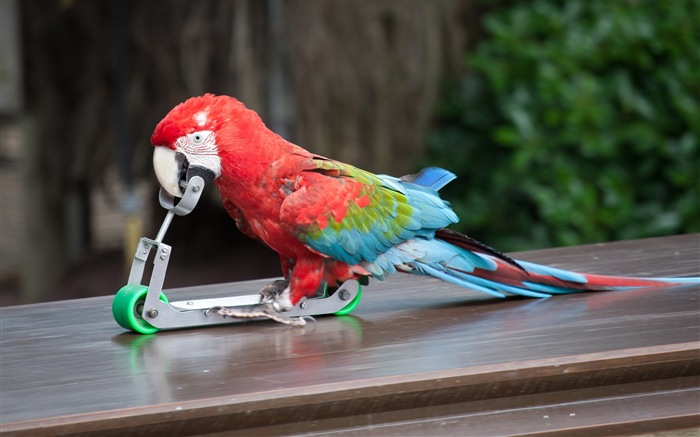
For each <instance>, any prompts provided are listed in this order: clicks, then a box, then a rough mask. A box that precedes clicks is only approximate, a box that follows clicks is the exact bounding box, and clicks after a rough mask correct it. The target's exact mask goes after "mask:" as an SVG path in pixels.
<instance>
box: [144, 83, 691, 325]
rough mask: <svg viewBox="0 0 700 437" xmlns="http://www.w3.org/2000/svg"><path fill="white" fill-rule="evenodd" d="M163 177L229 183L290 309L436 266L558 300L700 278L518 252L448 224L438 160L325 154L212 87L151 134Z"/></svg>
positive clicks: (483, 283) (237, 211)
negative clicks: (609, 270) (341, 287)
mask: <svg viewBox="0 0 700 437" xmlns="http://www.w3.org/2000/svg"><path fill="white" fill-rule="evenodd" d="M151 143H152V145H153V146H154V147H155V148H154V153H153V165H154V170H155V174H156V177H157V179H158V181H159V183H160V185H161V186H162V187H163V189H164V190H166V191H167V192H168V193H170V194H172V195H173V196H182V186H183V182H186V181H188V180H189V179H190V178H191V177H192V176H193V175H195V174H196V175H200V176H201V177H202V178H203V179H204V180H205V182H206V183H209V182H214V183H215V184H216V186H217V187H218V189H219V191H220V194H221V198H222V200H223V205H224V207H225V209H226V211H227V212H228V214H229V215H230V216H231V218H233V220H234V221H235V223H236V225H237V226H238V228H239V229H240V230H241V231H242V232H243V233H244V234H246V235H248V236H249V237H252V238H254V239H257V240H260V241H262V242H263V243H265V244H266V245H267V246H269V247H270V248H272V249H273V250H274V251H276V252H277V253H278V254H279V258H280V262H281V266H282V274H283V275H284V280H280V281H276V282H273V283H272V284H270V286H268V287H265V288H264V289H263V290H261V295H262V297H261V301H262V302H264V303H267V304H270V305H274V308H275V309H276V310H277V311H278V312H279V311H282V312H283V311H284V310H287V309H290V308H292V307H293V306H294V305H296V304H297V303H298V302H299V301H300V300H302V299H303V298H308V297H312V296H314V294H315V293H316V291H317V289H318V288H319V285H320V284H321V283H322V281H326V283H327V284H329V285H330V286H336V285H338V284H340V283H342V282H344V281H346V280H350V279H356V280H360V281H366V280H367V279H368V278H375V279H379V280H382V279H384V278H385V277H386V276H388V275H391V274H394V273H396V272H404V273H410V274H418V275H428V276H433V277H435V278H439V279H441V280H444V281H447V282H450V283H453V284H457V285H460V286H463V287H466V288H469V289H472V290H477V291H481V292H484V293H487V294H489V295H492V296H497V297H505V296H506V295H507V294H515V295H521V296H529V297H548V296H550V295H555V294H565V293H575V292H580V291H603V290H621V289H628V288H636V287H658V286H666V285H670V284H678V283H689V282H692V283H700V278H656V279H635V278H622V277H611V276H600V275H590V274H582V273H575V272H570V271H566V270H561V269H557V268H553V267H548V266H543V265H538V264H534V263H530V262H525V261H517V260H514V259H511V258H510V257H508V256H506V255H505V254H503V253H501V252H499V251H497V250H495V249H493V248H491V247H489V246H487V245H485V244H483V243H480V242H479V241H477V240H475V239H473V238H471V237H468V236H466V235H463V234H460V233H457V232H455V231H452V230H449V229H446V227H447V226H448V225H450V224H453V223H456V222H457V221H458V218H457V215H456V214H455V213H454V211H453V210H452V208H451V207H450V204H449V203H448V202H446V201H445V200H442V199H441V198H440V197H439V195H438V190H440V189H441V188H442V187H443V186H445V185H446V184H447V183H449V182H450V181H452V180H453V179H454V178H455V175H454V174H452V173H451V172H449V171H447V170H444V169H441V168H437V167H431V168H426V169H424V170H422V171H421V172H419V173H418V174H412V175H407V176H403V177H399V178H397V177H392V176H387V175H377V174H373V173H370V172H368V171H365V170H362V169H360V168H357V167H354V166H352V165H349V164H345V163H342V162H339V161H335V160H333V159H329V158H326V157H323V156H319V155H316V154H313V153H310V152H308V151H307V150H305V149H303V148H301V147H299V146H297V145H295V144H292V143H290V142H288V141H286V140H284V139H283V138H282V137H280V136H279V135H277V134H275V133H274V132H272V131H271V130H269V129H268V128H267V127H266V126H265V124H264V123H263V121H262V120H261V118H260V117H259V116H258V114H257V113H256V112H254V111H252V110H250V109H247V108H246V107H245V106H244V105H243V104H242V103H241V102H239V101H238V100H236V99H234V98H232V97H228V96H215V95H212V94H206V95H203V96H201V97H193V98H190V99H189V100H187V101H185V102H183V103H181V104H179V105H177V106H176V107H175V108H173V109H172V110H171V111H170V112H169V113H168V114H167V115H166V116H165V118H163V120H162V121H160V122H159V123H158V125H157V126H156V128H155V131H154V132H153V135H152V137H151Z"/></svg>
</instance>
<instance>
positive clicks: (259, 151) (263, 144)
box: [216, 111, 308, 210]
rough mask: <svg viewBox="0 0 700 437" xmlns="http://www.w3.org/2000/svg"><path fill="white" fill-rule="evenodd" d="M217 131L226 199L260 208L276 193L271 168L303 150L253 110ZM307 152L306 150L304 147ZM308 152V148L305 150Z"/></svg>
mask: <svg viewBox="0 0 700 437" xmlns="http://www.w3.org/2000/svg"><path fill="white" fill-rule="evenodd" d="M250 112H251V113H252V114H251V116H250V117H245V118H239V119H237V120H236V123H234V124H231V125H230V127H227V128H225V129H223V130H222V131H221V132H219V133H217V144H218V145H219V156H220V158H221V177H219V178H218V179H217V180H216V184H217V186H218V187H219V191H220V192H221V195H222V197H223V198H224V199H227V200H230V201H232V202H233V203H234V204H235V205H236V206H238V207H239V208H241V209H243V210H250V209H256V208H258V206H259V205H258V204H259V203H261V202H265V203H268V202H269V201H270V200H273V199H264V197H268V198H269V197H270V196H271V195H274V192H275V191H276V190H275V188H274V187H273V185H274V182H275V181H274V180H272V179H271V176H270V169H271V168H273V166H274V165H275V162H277V161H280V160H281V159H282V158H285V157H286V156H289V155H291V154H292V153H294V152H298V151H303V149H301V148H300V147H298V146H296V145H294V144H292V143H290V142H288V141H286V140H284V139H283V138H282V137H280V136H279V135H277V134H275V133H274V132H272V131H271V130H269V129H268V128H267V127H266V126H265V124H264V123H263V122H262V120H260V118H259V117H258V116H257V114H255V113H254V112H252V111H250ZM304 152H305V151H304ZM305 153H308V152H305Z"/></svg>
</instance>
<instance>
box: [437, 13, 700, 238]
mask: <svg viewBox="0 0 700 437" xmlns="http://www.w3.org/2000/svg"><path fill="white" fill-rule="evenodd" d="M483 19H484V21H483V23H484V26H485V31H486V36H485V37H484V39H483V40H481V42H480V43H479V44H478V45H477V48H476V50H475V52H473V53H472V54H471V55H470V56H469V58H468V59H469V64H470V66H471V70H472V72H471V74H469V75H468V76H467V77H465V78H463V80H462V81H461V82H460V83H451V84H448V85H446V87H445V88H446V89H445V93H444V97H443V99H442V101H441V103H440V105H439V107H438V113H437V121H436V128H435V129H434V130H433V132H432V134H431V136H430V138H429V162H428V164H432V165H439V166H442V167H445V168H448V169H450V170H452V171H454V172H455V173H457V174H458V176H459V179H457V181H455V182H453V183H452V184H450V185H448V186H447V187H446V188H445V189H444V193H443V197H445V198H446V199H449V200H451V201H452V204H453V206H454V208H455V210H456V212H457V213H458V214H459V216H460V217H461V219H462V221H461V222H460V223H459V224H458V225H456V226H455V229H457V230H460V231H462V232H466V233H468V234H470V235H471V236H473V237H475V238H478V239H481V240H482V241H484V242H486V243H489V244H491V245H494V246H496V247H498V248H499V249H502V250H519V249H528V248H535V247H550V246H559V245H571V244H581V243H587V242H602V241H613V240H620V239H630V238H641V237H647V236H656V235H664V234H674V233H684V232H697V231H699V230H700V194H699V190H700V181H699V176H698V174H699V172H700V1H695V0H674V1H658V0H637V1H634V0H615V1H610V0H568V1H548V0H524V1H518V2H513V3H512V4H511V5H509V6H501V7H496V8H495V9H493V10H492V11H491V12H489V13H487V14H486V15H485V16H484V17H483Z"/></svg>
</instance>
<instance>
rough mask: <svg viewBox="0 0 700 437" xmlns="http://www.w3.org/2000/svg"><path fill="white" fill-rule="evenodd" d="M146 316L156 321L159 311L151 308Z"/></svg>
mask: <svg viewBox="0 0 700 437" xmlns="http://www.w3.org/2000/svg"><path fill="white" fill-rule="evenodd" d="M146 315H147V316H148V317H150V318H152V319H155V318H156V317H158V310H157V309H155V308H151V309H150V310H148V311H147V312H146Z"/></svg>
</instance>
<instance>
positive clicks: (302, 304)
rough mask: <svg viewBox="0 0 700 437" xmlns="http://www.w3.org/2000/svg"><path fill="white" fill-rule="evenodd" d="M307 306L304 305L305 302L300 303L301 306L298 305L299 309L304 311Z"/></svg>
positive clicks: (306, 304)
mask: <svg viewBox="0 0 700 437" xmlns="http://www.w3.org/2000/svg"><path fill="white" fill-rule="evenodd" d="M308 306H309V304H308V303H306V302H302V303H301V305H299V307H300V308H301V309H302V310H305V309H306V307H308Z"/></svg>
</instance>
